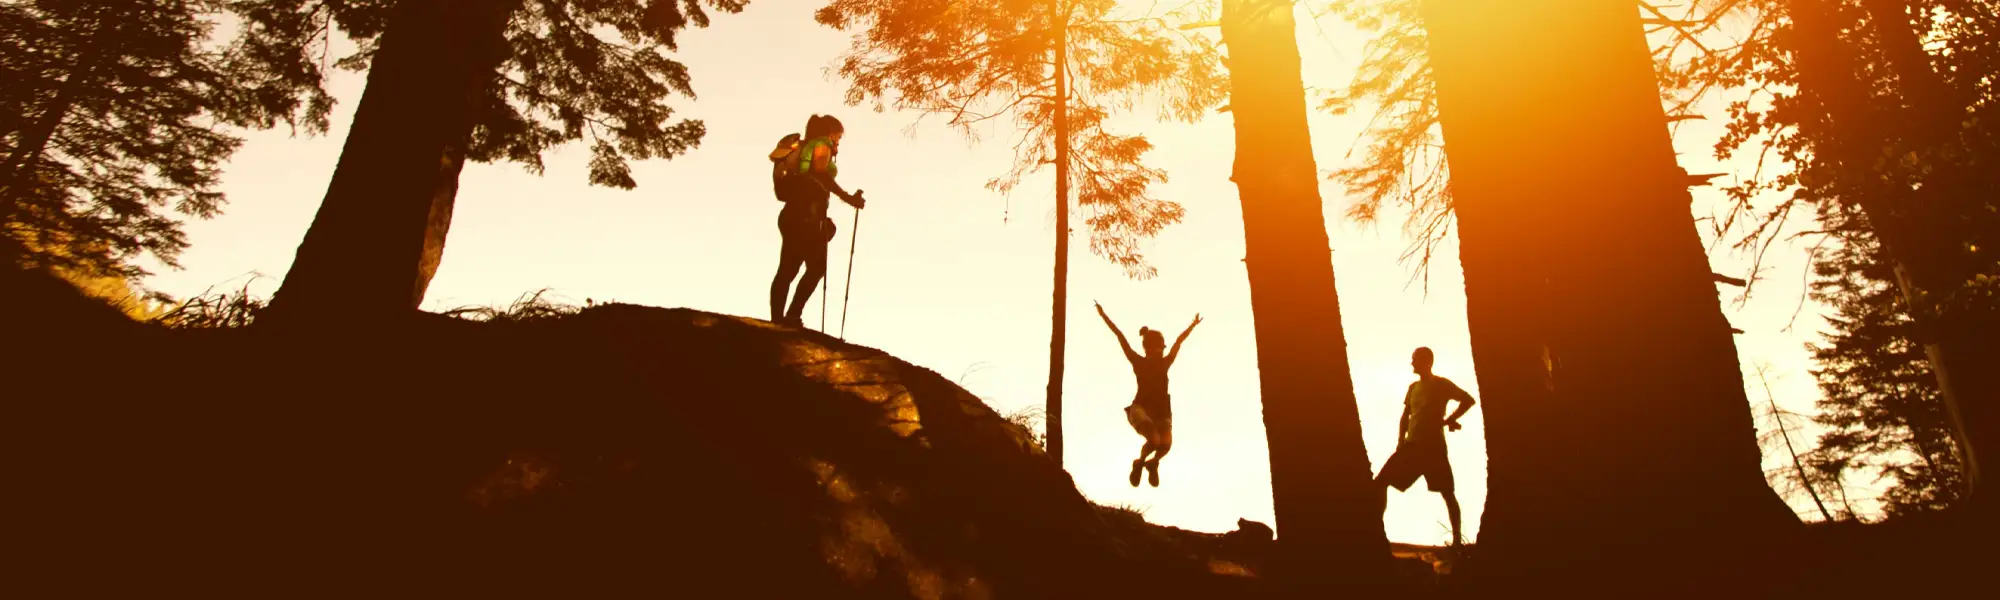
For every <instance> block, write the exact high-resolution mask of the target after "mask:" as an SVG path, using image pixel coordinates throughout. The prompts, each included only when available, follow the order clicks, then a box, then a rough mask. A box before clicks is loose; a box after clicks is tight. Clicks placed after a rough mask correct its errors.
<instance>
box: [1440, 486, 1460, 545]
mask: <svg viewBox="0 0 2000 600" xmlns="http://www.w3.org/2000/svg"><path fill="white" fill-rule="evenodd" d="M1438 494H1439V495H1442V496H1444V512H1445V515H1446V516H1449V517H1451V545H1453V546H1463V545H1465V538H1463V537H1460V536H1459V534H1458V496H1455V495H1452V493H1451V492H1438Z"/></svg>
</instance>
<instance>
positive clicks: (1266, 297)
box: [1221, 0, 1388, 580]
mask: <svg viewBox="0 0 2000 600" xmlns="http://www.w3.org/2000/svg"><path fill="white" fill-rule="evenodd" d="M1294 10H1296V3H1295V2H1293V0H1226V1H1225V2H1223V3H1222V23H1221V24H1222V36H1223V41H1224V43H1225V44H1226V45H1227V46H1228V49H1229V62H1228V65H1229V89H1230V93H1229V105H1230V113H1231V114H1232V115H1234V116H1235V122H1236V166H1235V169H1234V171H1233V172H1232V175H1231V177H1230V179H1231V180H1232V181H1235V182H1236V186H1237V190H1238V193H1239V195H1240V196H1241V199H1242V202H1243V247H1244V254H1245V258H1244V262H1245V263H1247V267H1248V271H1249V278H1250V308H1251V311H1252V312H1253V313H1254V315H1255V320H1256V323H1255V324H1256V334H1257V370H1258V381H1259V384H1260V385H1259V389H1260V390H1261V397H1262V400H1263V405H1264V429H1265V435H1266V437H1267V438H1268V442H1269V445H1270V450H1271V501H1272V502H1271V503H1272V508H1273V511H1274V512H1275V513H1276V515H1275V516H1276V518H1277V531H1278V543H1279V544H1280V545H1281V552H1282V553H1283V554H1284V558H1285V561H1284V563H1285V566H1286V569H1285V571H1286V573H1285V575H1286V576H1287V577H1288V578H1294V579H1295V580H1297V579H1303V578H1313V579H1321V580H1326V579H1330V577H1328V576H1329V575H1344V576H1351V577H1369V576H1374V575H1375V574H1378V573H1380V572H1381V570H1382V569H1383V568H1384V567H1386V566H1387V565H1386V560H1387V558H1388V541H1387V538H1385V537H1384V535H1383V530H1382V502H1383V488H1382V486H1381V485H1380V484H1377V483H1375V482H1374V481H1373V476H1372V474H1371V473H1370V471H1369V464H1368V450H1367V448H1365V447H1364V446H1363V444H1362V441H1361V419H1360V413H1359V410H1358V409H1357V408H1356V407H1355V404H1354V382H1353V380H1352V378H1351V377H1352V376H1351V374H1350V373H1349V367H1348V362H1347V339H1346V333H1345V332H1344V331H1343V330H1342V327H1341V322H1340V297H1339V294H1338V292H1337V289H1336V286H1335V285H1334V272H1333V255H1332V248H1331V246H1330V244H1329V242H1328V239H1327V233H1326V219H1325V217H1324V216H1323V215H1322V208H1321V207H1322V203H1321V200H1320V196H1319V181H1318V171H1317V169H1316V167H1315V166H1314V162H1313V153H1312V135H1311V132H1310V131H1309V130H1308V128H1307V124H1306V98H1305V87H1304V83H1303V82H1302V80H1301V79H1300V77H1301V73H1300V59H1299V48H1298V42H1297V41H1296V40H1297V37H1296V36H1297V25H1296V22H1295V20H1294V18H1293V16H1292V13H1293V11H1294Z"/></svg>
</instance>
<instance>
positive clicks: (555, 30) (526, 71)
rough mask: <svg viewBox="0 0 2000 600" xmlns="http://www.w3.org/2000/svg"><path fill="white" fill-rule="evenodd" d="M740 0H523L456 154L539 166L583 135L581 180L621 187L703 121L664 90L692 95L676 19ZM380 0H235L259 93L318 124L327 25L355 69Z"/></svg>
mask: <svg viewBox="0 0 2000 600" xmlns="http://www.w3.org/2000/svg"><path fill="white" fill-rule="evenodd" d="M748 4H749V2H748V0H653V1H643V2H642V1H616V0H524V1H523V2H521V5H520V8H519V10H516V11H514V12H513V13H512V15H511V19H510V21H509V22H508V24H507V29H506V40H507V41H506V44H507V49H506V50H507V58H506V59H505V61H504V62H503V63H502V65H501V66H500V68H499V69H498V71H497V72H496V77H498V80H497V83H498V84H497V85H494V86H491V87H490V88H489V89H488V90H486V92H485V94H484V98H483V99H482V100H481V101H478V102H476V103H474V104H473V110H474V111H475V113H476V115H475V125H474V133H473V138H472V143H471V145H470V147H469V148H468V151H467V159H469V160H473V161H478V162H502V161H506V162H513V163H518V164H521V165H523V166H524V167H526V168H527V169H528V170H530V171H531V172H534V173H538V174H539V173H541V172H542V171H543V167H544V165H543V163H542V154H543V152H545V151H547V150H548V149H550V148H553V147H555V146H558V145H562V144H566V143H570V142H577V141H584V142H587V143H589V144H590V147H591V153H592V158H591V161H590V171H589V173H590V175H589V176H590V183H591V184H593V185H601V186H610V187H617V188H622V189H631V188H633V187H636V186H637V185H638V182H637V181H636V180H634V179H633V178H632V173H631V167H630V161H632V160H646V159H653V158H673V157H675V156H679V155H681V154H683V153H685V152H687V151H688V150H691V149H693V148H694V147H695V146H696V145H698V144H700V142H701V138H702V136H703V135H704V134H705V133H706V132H707V129H706V128H705V126H704V125H703V124H702V122H701V121H699V120H693V119H683V118H677V117H676V116H675V111H674V109H673V107H672V106H671V104H670V101H671V100H672V99H673V98H675V97H676V96H684V97H687V98H693V97H694V95H695V93H694V87H693V83H692V79H691V78H690V76H689V74H688V70H687V67H686V66H685V65H683V64H681V63H680V62H679V61H675V60H673V59H671V58H668V57H667V55H666V54H665V52H667V51H672V50H675V49H677V48H678V45H677V36H678V35H679V33H680V32H681V30H683V29H685V28H687V27H689V26H693V27H706V26H708V24H709V14H708V12H707V11H708V10H709V9H713V10H718V11H722V12H727V13H735V12H740V11H742V10H743V7H744V6H746V5H748ZM394 5H395V2H393V1H391V0H360V1H351V2H335V1H329V0H235V1H232V2H229V6H230V9H231V10H233V11H235V12H236V14H238V15H241V16H242V17H243V19H244V21H245V30H244V35H243V38H242V39H241V40H240V41H239V42H238V43H239V44H240V45H241V47H242V49H243V51H244V53H245V54H247V55H249V56H252V57H255V58H256V59H258V60H259V61H261V62H262V63H263V64H264V65H266V70H267V71H268V72H270V73H273V74H274V75H275V76H273V77H270V78H267V79H266V80H265V81H263V83H264V84H265V85H264V86H263V87H262V89H263V91H264V93H265V94H266V95H268V96H270V97H272V98H282V99H286V100H289V101H290V102H292V103H293V106H296V107H299V108H301V109H302V110H303V111H304V113H305V114H306V115H307V118H308V121H309V123H311V124H313V125H315V126H317V127H319V128H321V129H324V128H325V123H326V118H327V115H328V113H329V112H330V111H331V107H332V98H331V96H330V95H329V94H328V93H327V91H326V88H325V82H326V76H327V73H326V70H325V66H323V65H325V64H327V59H328V55H329V52H330V47H331V44H332V41H333V38H332V36H334V35H336V32H338V34H344V35H346V36H347V37H348V38H350V39H352V40H354V41H355V42H356V43H357V44H358V45H359V49H358V50H357V51H356V52H354V53H353V54H350V55H347V56H344V57H340V58H339V59H338V60H337V61H334V62H333V63H332V64H333V65H334V66H335V67H336V68H343V69H348V70H357V71H358V70H364V69H366V68H368V65H369V61H370V60H371V59H372V58H373V56H374V54H375V52H376V50H377V48H378V45H379V43H380V39H381V36H382V33H383V32H384V31H385V30H386V29H387V28H388V26H389V17H390V10H391V9H392V8H393V7H394Z"/></svg>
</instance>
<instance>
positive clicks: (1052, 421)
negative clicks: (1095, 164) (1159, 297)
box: [1044, 0, 1070, 465]
mask: <svg viewBox="0 0 2000 600" xmlns="http://www.w3.org/2000/svg"><path fill="white" fill-rule="evenodd" d="M1055 4H1056V8H1057V10H1056V19H1055V26H1056V42H1055V54H1056V58H1055V71H1056V118H1055V121H1056V122H1055V130H1056V266H1055V287H1054V291H1053V292H1052V293H1051V295H1052V296H1053V297H1054V299H1053V300H1052V304H1053V306H1052V307H1051V309H1050V311H1049V320H1050V322H1051V323H1050V325H1049V390H1048V406H1047V412H1048V413H1049V419H1048V424H1047V426H1048V431H1047V432H1046V433H1045V434H1044V435H1045V436H1046V437H1047V438H1048V441H1049V443H1048V451H1049V456H1050V457H1052V458H1054V459H1055V460H1056V464H1057V465H1061V464H1063V430H1062V426H1063V418H1062V414H1063V410H1062V396H1063V351H1064V350H1065V348H1066V347H1067V346H1068V337H1069V327H1068V325H1069V15H1070V4H1069V2H1068V0H1055Z"/></svg>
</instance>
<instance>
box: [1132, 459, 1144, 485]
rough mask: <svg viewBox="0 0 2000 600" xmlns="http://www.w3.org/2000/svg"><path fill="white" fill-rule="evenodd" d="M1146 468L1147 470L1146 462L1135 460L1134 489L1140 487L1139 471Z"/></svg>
mask: <svg viewBox="0 0 2000 600" xmlns="http://www.w3.org/2000/svg"><path fill="white" fill-rule="evenodd" d="M1145 468H1146V461H1142V460H1137V459H1134V460H1133V461H1132V487H1139V471H1141V470H1143V469H1145Z"/></svg>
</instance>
